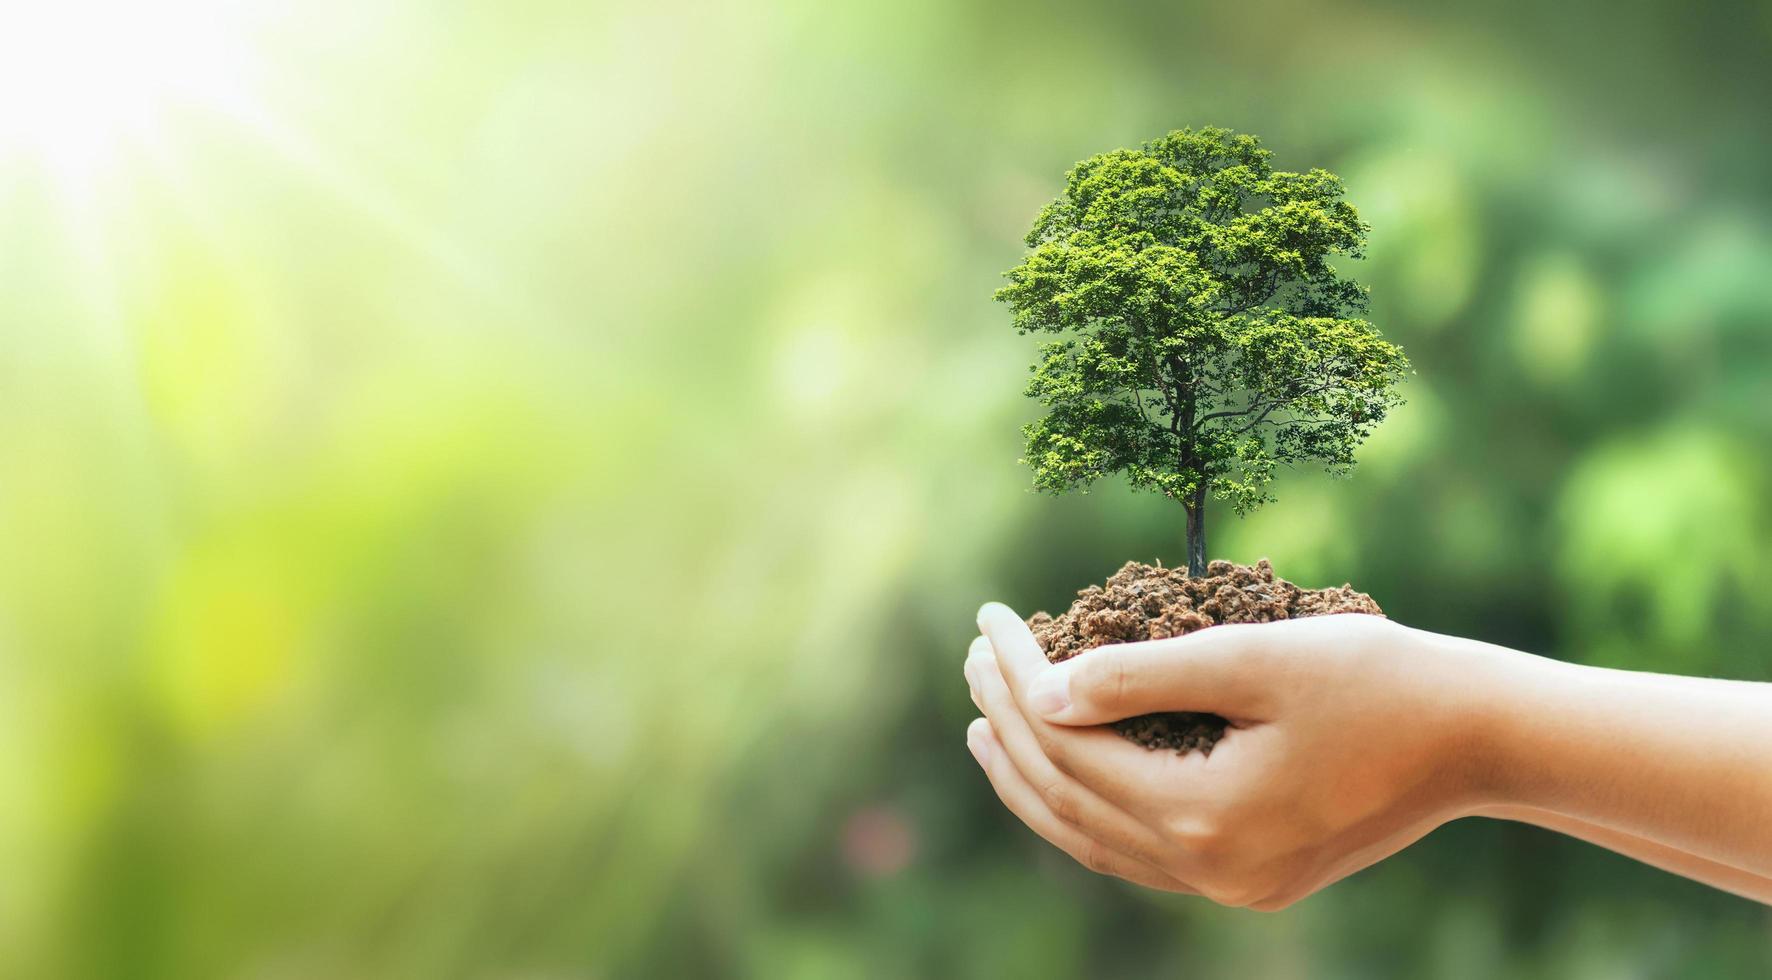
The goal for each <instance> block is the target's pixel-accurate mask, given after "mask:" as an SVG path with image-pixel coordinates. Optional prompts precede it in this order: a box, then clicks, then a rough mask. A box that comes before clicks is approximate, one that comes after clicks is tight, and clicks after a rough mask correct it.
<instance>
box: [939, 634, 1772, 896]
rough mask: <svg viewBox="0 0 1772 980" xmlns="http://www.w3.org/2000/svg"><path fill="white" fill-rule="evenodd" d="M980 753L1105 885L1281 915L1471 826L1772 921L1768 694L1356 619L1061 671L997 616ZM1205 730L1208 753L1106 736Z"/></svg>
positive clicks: (978, 725)
mask: <svg viewBox="0 0 1772 980" xmlns="http://www.w3.org/2000/svg"><path fill="white" fill-rule="evenodd" d="M979 629H980V632H981V634H982V635H981V636H980V637H979V638H978V639H977V640H975V641H973V643H972V647H971V649H970V651H969V652H968V655H967V658H966V666H965V673H966V679H967V683H968V685H969V686H970V687H971V690H972V697H973V701H974V702H975V703H976V704H977V705H978V707H979V709H980V710H981V711H982V712H983V713H984V717H982V718H979V719H977V720H975V721H974V722H973V723H972V725H971V726H970V727H969V728H968V730H967V744H968V746H969V748H970V749H971V750H972V753H973V755H974V756H975V757H976V758H977V759H978V761H979V764H980V765H981V766H982V767H983V768H984V770H985V773H986V775H987V776H988V777H989V779H990V781H991V785H992V786H993V788H995V789H996V791H997V795H998V796H999V797H1000V798H1001V799H1002V800H1003V802H1004V804H1005V805H1006V806H1008V807H1009V809H1010V810H1011V811H1013V812H1014V813H1015V814H1016V816H1018V817H1020V818H1021V820H1022V821H1023V822H1024V823H1026V824H1027V825H1028V826H1029V827H1030V828H1032V829H1033V830H1034V831H1035V832H1036V833H1038V834H1039V835H1040V836H1042V837H1044V838H1045V839H1046V840H1048V841H1050V842H1051V843H1053V844H1054V845H1056V846H1057V847H1059V848H1060V849H1061V850H1063V851H1065V852H1066V853H1067V854H1069V855H1070V856H1071V857H1073V858H1075V859H1076V860H1077V861H1079V862H1080V863H1082V864H1083V865H1085V866H1086V867H1088V868H1090V869H1092V870H1094V871H1097V872H1100V873H1102V874H1111V875H1115V876H1118V877H1121V878H1125V879H1127V880H1129V881H1133V882H1137V883H1138V884H1141V885H1145V886H1147V887H1151V888H1160V889H1164V890H1167V891H1173V892H1181V893H1185V894H1198V895H1203V896H1205V897H1206V898H1208V899H1211V900H1213V901H1215V902H1219V903H1221V904H1224V905H1231V906H1238V907H1247V908H1253V909H1258V910H1263V911H1272V910H1276V909H1281V908H1284V907H1286V906H1288V905H1290V904H1292V903H1294V902H1296V901H1298V900H1300V899H1302V898H1304V897H1306V896H1308V895H1310V894H1312V893H1314V892H1316V891H1318V890H1320V889H1322V888H1324V887H1326V886H1328V885H1330V884H1332V883H1334V882H1335V881H1337V880H1339V879H1341V878H1343V877H1345V876H1347V875H1350V874H1352V873H1354V872H1356V871H1359V870H1360V869H1362V868H1365V867H1367V866H1369V865H1372V864H1374V863H1377V862H1378V861H1381V860H1383V859H1384V858H1387V857H1389V856H1390V855H1392V854H1395V853H1396V852H1398V851H1400V850H1402V849H1403V848H1405V847H1408V846H1409V845H1410V844H1413V843H1414V842H1415V841H1417V840H1420V839H1421V838H1422V837H1424V836H1426V835H1427V834H1428V833H1430V832H1432V831H1433V830H1434V829H1435V828H1437V827H1439V826H1440V825H1442V824H1444V823H1447V822H1449V821H1452V820H1457V819H1460V818H1463V817H1489V818H1494V819H1504V820H1515V821H1521V822H1525V823H1530V824H1534V825H1537V826H1541V827H1545V828H1548V829H1551V830H1555V831H1558V832H1561V833H1565V834H1569V835H1571V836H1574V837H1577V838H1580V839H1582V840H1586V841H1589V842H1591V843H1594V844H1597V845H1599V846H1601V847H1606V848H1609V849H1611V850H1614V851H1617V852H1619V853H1621V854H1625V855H1628V856H1630V857H1632V858H1635V859H1637V860H1640V861H1644V862H1646V863H1648V864H1652V865H1654V866H1656V867H1658V868H1662V869H1664V870H1667V871H1671V872H1673V873H1675V874H1680V875H1684V876H1686V877H1689V878H1694V879H1697V880H1699V881H1703V882H1706V883H1708V884H1710V885H1713V886H1715V887H1718V888H1722V889H1725V890H1728V891H1731V892H1734V893H1736V894H1738V895H1742V896H1744V897H1748V898H1752V899H1755V900H1757V901H1761V902H1766V903H1768V904H1772V751H1768V749H1767V747H1768V746H1772V684H1756V683H1749V682H1742V681H1722V680H1708V679H1701V678H1690V677H1675V676H1670V675H1664V674H1647V673H1633V672H1628V671H1616V670H1606V669H1602V668H1595V667H1582V666H1576V665H1571V664H1566V663H1562V662H1560V661H1555V660H1549V659H1546V658H1543V657H1536V656H1532V655H1530V654H1525V653H1521V652H1519V651H1516V650H1509V649H1506V648H1503V647H1498V646H1493V645H1491V644H1485V643H1478V642H1475V641H1471V640H1465V639H1460V638H1457V637H1449V636H1441V635H1437V634H1433V633H1428V632H1425V631H1422V630H1416V629H1411V628H1409V627H1406V626H1402V625H1400V624H1397V623H1394V622H1391V621H1390V620H1387V619H1383V618H1381V617H1375V616H1359V615H1337V616H1321V617H1314V618H1308V619H1299V620H1291V621H1283V622H1276V623H1266V624H1260V625H1229V626H1218V627H1214V628H1212V629H1209V630H1202V631H1200V632H1197V633H1193V634H1190V635H1188V636H1184V637H1177V638H1175V639H1171V640H1157V641H1152V642H1148V643H1127V644H1116V645H1112V646H1107V647H1102V648H1099V649H1096V650H1092V651H1090V652H1088V653H1087V654H1084V655H1083V656H1080V657H1076V658H1073V659H1072V660H1069V661H1066V662H1065V663H1063V664H1050V663H1048V662H1047V661H1046V658H1045V655H1044V654H1042V653H1041V652H1040V649H1039V646H1038V644H1037V643H1036V642H1035V641H1034V638H1033V635H1032V634H1031V633H1030V632H1029V631H1028V629H1027V626H1026V625H1025V624H1024V623H1023V622H1022V619H1021V617H1019V616H1017V615H1016V614H1015V613H1014V612H1013V611H1011V610H1010V609H1009V608H1008V607H1006V606H1003V605H1000V604H997V603H991V604H989V605H986V606H985V607H984V608H983V609H981V610H980V611H979ZM1152 711H1209V712H1214V713H1216V714H1219V715H1222V716H1224V717H1225V718H1227V719H1229V720H1230V722H1231V728H1230V729H1229V730H1228V731H1227V732H1226V734H1225V737H1224V739H1223V740H1222V741H1220V742H1219V744H1218V745H1217V746H1216V747H1215V748H1214V749H1213V751H1212V753H1211V754H1210V755H1202V754H1200V753H1198V752H1193V753H1189V754H1187V755H1177V754H1175V753H1173V752H1153V751H1150V750H1148V749H1145V748H1143V747H1141V746H1138V745H1135V744H1133V743H1132V742H1129V741H1127V740H1125V739H1124V738H1121V737H1120V736H1119V735H1117V734H1115V733H1114V732H1113V731H1112V730H1110V729H1107V728H1103V727H1099V726H1101V725H1104V724H1105V723H1107V722H1111V721H1115V720H1118V719H1121V718H1128V717H1132V716H1134V715H1141V714H1146V713H1149V712H1152Z"/></svg>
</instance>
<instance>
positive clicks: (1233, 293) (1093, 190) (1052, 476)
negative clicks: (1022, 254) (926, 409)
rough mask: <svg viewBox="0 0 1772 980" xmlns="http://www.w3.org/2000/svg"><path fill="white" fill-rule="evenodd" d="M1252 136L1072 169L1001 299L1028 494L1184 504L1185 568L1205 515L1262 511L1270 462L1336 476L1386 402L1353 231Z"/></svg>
mask: <svg viewBox="0 0 1772 980" xmlns="http://www.w3.org/2000/svg"><path fill="white" fill-rule="evenodd" d="M1271 155H1272V154H1271V153H1270V151H1268V150H1266V149H1263V148H1262V146H1261V141H1260V140H1259V139H1257V138H1256V137H1254V136H1248V135H1240V134H1237V133H1232V132H1231V131H1229V130H1225V129H1216V128H1204V129H1199V130H1187V129H1183V130H1177V131H1176V132H1173V133H1170V134H1169V135H1168V136H1165V137H1162V138H1161V139H1156V140H1152V141H1150V142H1149V143H1146V144H1144V146H1143V147H1141V148H1139V149H1136V150H1115V151H1114V152H1112V153H1104V154H1101V155H1099V156H1095V157H1091V158H1089V159H1088V160H1084V161H1083V162H1082V163H1079V164H1077V165H1076V166H1075V167H1074V168H1072V169H1071V171H1070V173H1069V174H1067V175H1066V178H1065V190H1064V194H1063V195H1062V196H1060V197H1059V198H1058V199H1057V200H1055V201H1053V202H1052V203H1051V204H1049V205H1047V206H1046V208H1045V209H1044V210H1042V211H1041V212H1040V216H1039V217H1038V218H1037V219H1036V220H1035V221H1034V228H1033V231H1031V232H1029V234H1028V237H1027V244H1028V247H1029V248H1030V249H1031V251H1029V252H1028V254H1027V257H1026V258H1025V259H1024V260H1023V261H1022V263H1021V264H1020V265H1018V266H1016V267H1015V268H1014V269H1011V270H1010V271H1009V272H1008V273H1006V274H1005V275H1006V276H1007V278H1008V280H1009V284H1008V285H1007V286H1004V287H1003V288H1001V289H1000V290H998V291H997V294H996V297H997V299H999V300H1001V301H1003V302H1006V303H1008V304H1009V307H1010V309H1011V311H1012V312H1013V323H1014V326H1015V328H1016V329H1017V330H1018V331H1020V332H1022V333H1031V332H1034V331H1041V332H1045V333H1051V334H1058V335H1061V337H1062V338H1063V339H1059V340H1053V341H1047V342H1044V343H1042V344H1041V345H1040V360H1039V363H1037V364H1035V365H1034V366H1033V368H1032V369H1031V370H1032V372H1033V379H1032V380H1031V381H1030V382H1029V384H1028V388H1027V394H1028V395H1029V396H1030V397H1033V398H1037V399H1039V401H1040V403H1041V404H1042V405H1044V406H1045V408H1046V415H1045V416H1044V417H1042V418H1040V419H1038V420H1036V421H1034V422H1032V423H1030V424H1029V425H1028V426H1027V427H1026V428H1024V429H1023V432H1024V434H1025V435H1026V436H1027V457H1026V460H1025V462H1027V463H1028V464H1029V465H1030V466H1032V467H1033V470H1034V486H1035V488H1036V489H1038V490H1043V491H1048V492H1052V493H1063V492H1065V491H1068V490H1072V489H1082V490H1087V488H1088V487H1089V485H1090V484H1092V483H1094V482H1095V481H1096V480H1097V479H1100V478H1101V477H1103V476H1106V475H1108V474H1110V473H1124V474H1126V477H1127V479H1128V480H1129V481H1130V482H1131V484H1132V486H1133V487H1135V488H1137V489H1141V490H1149V491H1155V492H1157V493H1161V494H1163V495H1164V496H1166V497H1169V498H1171V499H1173V500H1178V501H1180V502H1181V505H1182V507H1183V508H1184V509H1185V510H1186V513H1187V556H1188V571H1189V572H1190V574H1194V575H1199V574H1202V573H1203V572H1204V571H1205V567H1206V501H1207V498H1208V497H1215V498H1218V499H1220V500H1225V501H1228V502H1229V503H1230V504H1231V505H1232V506H1233V507H1234V508H1235V510H1236V512H1237V513H1238V514H1239V515H1241V514H1245V513H1247V512H1249V511H1250V510H1252V509H1254V508H1255V507H1258V506H1260V505H1261V504H1263V503H1265V502H1267V501H1268V500H1271V499H1272V497H1271V496H1270V495H1269V493H1268V490H1267V487H1268V484H1269V482H1270V480H1271V479H1272V478H1273V473H1274V469H1275V467H1276V466H1277V465H1280V464H1286V465H1291V464H1294V463H1299V462H1304V461H1316V462H1321V463H1323V464H1324V465H1325V466H1326V468H1328V469H1329V471H1330V472H1331V473H1335V474H1340V473H1345V472H1346V471H1348V470H1349V469H1350V468H1351V467H1352V465H1353V462H1354V450H1355V448H1356V447H1358V446H1359V444H1360V442H1361V441H1362V440H1363V439H1365V437H1366V436H1367V435H1368V434H1369V433H1370V432H1371V431H1372V428H1373V426H1375V425H1377V424H1378V423H1379V421H1381V420H1382V419H1383V418H1384V416H1385V413H1386V412H1387V411H1388V410H1389V409H1390V408H1391V407H1393V406H1395V405H1397V404H1400V403H1401V399H1400V398H1399V397H1398V395H1397V393H1396V390H1395V387H1396V384H1397V382H1398V381H1399V380H1401V378H1402V376H1403V374H1404V372H1405V371H1407V369H1408V361H1407V359H1405V358H1404V356H1403V352H1402V350H1401V348H1399V347H1397V346H1396V345H1395V344H1391V343H1389V342H1387V341H1385V340H1384V339H1383V338H1382V337H1380V336H1379V334H1378V331H1377V330H1375V329H1374V328H1373V326H1372V324H1370V323H1368V322H1366V321H1365V320H1363V319H1361V318H1360V316H1361V315H1362V314H1364V313H1365V311H1366V289H1365V287H1363V286H1361V285H1360V284H1358V283H1356V282H1354V281H1353V280H1352V279H1348V278H1345V277H1344V276H1342V275H1341V274H1340V273H1339V272H1338V271H1337V270H1336V269H1335V267H1334V266H1333V264H1332V261H1331V260H1332V259H1334V258H1335V257H1336V256H1347V257H1350V258H1359V257H1360V254H1361V249H1362V248H1363V246H1364V245H1365V241H1366V231H1367V226H1366V225H1365V223H1364V222H1362V221H1361V220H1360V216H1359V213H1358V212H1357V211H1355V210H1354V207H1353V205H1351V204H1349V203H1348V202H1347V201H1345V200H1343V198H1342V184H1341V178H1339V177H1337V176H1335V175H1334V174H1332V173H1329V172H1328V171H1326V170H1311V171H1309V172H1308V173H1302V174H1300V173H1288V172H1285V171H1279V170H1275V169H1273V167H1272V166H1271V165H1270V164H1269V162H1268V159H1269V157H1270V156H1271Z"/></svg>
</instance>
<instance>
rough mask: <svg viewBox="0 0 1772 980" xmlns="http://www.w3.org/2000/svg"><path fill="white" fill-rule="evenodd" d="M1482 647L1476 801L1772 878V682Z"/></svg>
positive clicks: (1477, 686) (1476, 689)
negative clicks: (1582, 662) (1597, 664)
mask: <svg viewBox="0 0 1772 980" xmlns="http://www.w3.org/2000/svg"><path fill="white" fill-rule="evenodd" d="M1444 642H1464V641H1444ZM1485 649H1486V650H1488V651H1493V652H1494V653H1493V655H1492V656H1489V657H1487V658H1485V662H1486V663H1487V664H1488V667H1487V668H1486V669H1485V674H1486V676H1485V677H1483V678H1479V679H1478V680H1477V683H1474V684H1473V685H1472V690H1473V692H1475V695H1476V697H1477V698H1480V699H1481V701H1482V703H1481V704H1480V705H1478V706H1477V708H1476V710H1475V718H1476V726H1477V727H1476V731H1477V733H1478V734H1477V736H1476V738H1475V739H1474V743H1473V746H1474V747H1473V752H1474V753H1475V758H1474V759H1473V763H1474V764H1473V767H1472V771H1473V774H1474V776H1473V780H1474V786H1473V788H1474V790H1475V795H1476V797H1477V799H1478V800H1479V806H1503V807H1524V808H1527V809H1530V810H1533V811H1538V812H1542V813H1549V814H1557V815H1561V816H1562V817H1566V818H1569V819H1572V820H1576V821H1580V822H1581V824H1582V825H1583V826H1586V827H1591V828H1594V829H1595V830H1596V831H1607V832H1613V833H1616V834H1619V835H1622V837H1620V838H1618V839H1619V840H1620V841H1624V840H1625V839H1629V838H1635V839H1639V840H1643V841H1646V842H1653V843H1655V844H1659V845H1662V846H1665V847H1667V848H1670V849H1671V850H1672V851H1674V852H1684V853H1685V854H1687V855H1689V856H1691V857H1693V858H1697V859H1701V860H1704V861H1709V862H1714V863H1715V864H1716V865H1718V866H1721V867H1724V868H1735V869H1739V870H1741V871H1745V872H1748V873H1750V874H1752V875H1755V876H1772V685H1767V684H1753V683H1746V682H1740V681H1714V680H1704V679H1698V678H1688V677H1671V676H1666V675H1660V674H1646V673H1632V672H1628V671H1617V670H1606V669H1602V668H1594V667H1581V666H1575V665H1571V664H1564V663H1560V662H1557V661H1552V660H1546V659H1543V658H1539V657H1532V656H1528V655H1525V654H1519V653H1516V652H1514V651H1503V650H1500V649H1499V648H1494V647H1486V648H1485ZM1534 822H1536V821H1534ZM1606 846H1611V845H1610V844H1608V845H1606ZM1663 857H1664V858H1665V857H1669V856H1668V855H1663ZM1651 863H1656V862H1654V861H1652V862H1651ZM1732 890H1733V889H1732Z"/></svg>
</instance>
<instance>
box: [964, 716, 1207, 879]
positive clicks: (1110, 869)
mask: <svg viewBox="0 0 1772 980" xmlns="http://www.w3.org/2000/svg"><path fill="white" fill-rule="evenodd" d="M966 744H967V747H968V748H970V749H972V754H973V756H974V757H975V758H977V759H978V763H979V765H980V766H981V767H983V769H984V771H985V775H986V777H988V778H989V779H990V782H991V788H992V789H994V790H996V792H997V798H998V799H1000V800H1002V801H1003V805H1004V806H1006V807H1008V808H1009V811H1010V812H1011V813H1013V814H1015V815H1016V817H1018V818H1019V819H1020V820H1021V822H1022V823H1024V824H1027V825H1028V829H1030V830H1032V831H1033V832H1034V833H1036V834H1039V835H1040V836H1041V837H1043V838H1045V839H1046V841H1047V842H1048V843H1050V844H1052V845H1053V846H1054V847H1057V848H1058V849H1059V850H1061V851H1063V852H1065V853H1066V854H1068V855H1070V856H1071V857H1072V858H1073V859H1074V860H1075V861H1076V862H1077V863H1078V864H1081V865H1082V866H1083V867H1085V868H1088V869H1089V870H1091V871H1094V872H1096V873H1097V874H1105V875H1113V876H1114V877H1116V878H1124V879H1126V880H1127V881H1130V882H1133V883H1135V884H1140V885H1144V886H1145V887H1146V888H1159V889H1162V890H1163V891H1170V892H1178V893H1180V894H1183V895H1198V894H1199V892H1198V891H1196V890H1195V889H1193V888H1191V887H1189V886H1188V885H1187V884H1186V883H1185V882H1183V881H1181V880H1179V879H1177V878H1175V877H1173V876H1171V875H1170V874H1168V873H1167V872H1164V871H1161V870H1159V869H1157V868H1154V867H1152V866H1150V865H1148V864H1145V863H1144V862H1142V861H1139V860H1138V859H1136V858H1133V857H1129V856H1127V855H1125V854H1122V853H1120V852H1118V851H1116V850H1114V849H1113V848H1112V847H1109V846H1108V845H1106V844H1103V843H1101V842H1100V841H1097V840H1094V839H1092V838H1090V837H1088V836H1087V835H1085V834H1084V833H1083V832H1082V831H1079V830H1078V829H1077V828H1075V827H1073V826H1071V825H1070V824H1067V823H1065V822H1064V821H1063V820H1060V819H1059V818H1058V817H1057V816H1055V815H1054V814H1053V813H1052V811H1051V810H1050V809H1049V808H1048V807H1047V806H1046V805H1045V803H1044V802H1043V801H1042V800H1041V799H1040V794H1039V793H1038V792H1037V791H1035V790H1034V788H1033V786H1031V785H1030V784H1029V783H1028V781H1027V779H1026V778H1025V777H1023V776H1022V774H1021V770H1019V769H1017V768H1016V767H1015V765H1014V763H1012V762H1011V761H1010V760H1009V758H1008V757H1007V755H1006V754H1005V752H1004V751H1003V745H1002V743H1001V742H1000V741H998V740H997V739H996V738H995V737H994V735H993V733H992V730H991V723H990V722H989V721H987V720H986V719H983V718H979V719H977V720H976V721H974V722H973V723H972V725H971V727H969V728H968V729H967V730H966Z"/></svg>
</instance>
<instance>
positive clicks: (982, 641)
mask: <svg viewBox="0 0 1772 980" xmlns="http://www.w3.org/2000/svg"><path fill="white" fill-rule="evenodd" d="M996 655H997V651H995V650H993V649H991V641H990V638H989V637H984V636H981V637H979V638H977V639H975V640H973V641H972V645H971V646H969V647H967V648H966V656H967V657H968V658H971V657H980V658H983V657H994V656H996Z"/></svg>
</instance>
